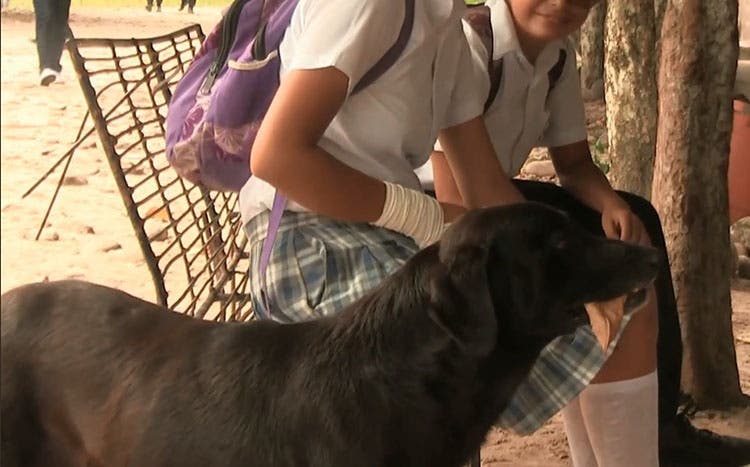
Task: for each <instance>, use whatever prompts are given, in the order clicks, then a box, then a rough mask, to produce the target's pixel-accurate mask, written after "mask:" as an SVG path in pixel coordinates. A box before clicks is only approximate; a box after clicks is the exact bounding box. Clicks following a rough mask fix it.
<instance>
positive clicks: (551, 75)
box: [547, 49, 568, 97]
mask: <svg viewBox="0 0 750 467" xmlns="http://www.w3.org/2000/svg"><path fill="white" fill-rule="evenodd" d="M567 58H568V52H566V51H565V49H560V55H559V56H558V57H557V63H555V65H554V66H553V67H552V68H550V70H549V72H547V78H548V81H549V90H547V97H549V94H550V93H551V92H552V90H553V89H554V88H555V86H556V85H557V82H558V81H559V80H560V77H561V76H562V74H563V70H565V59H567Z"/></svg>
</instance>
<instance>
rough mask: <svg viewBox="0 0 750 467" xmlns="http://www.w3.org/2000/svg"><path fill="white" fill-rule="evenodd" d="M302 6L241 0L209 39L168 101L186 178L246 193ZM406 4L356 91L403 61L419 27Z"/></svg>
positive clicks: (169, 139)
mask: <svg viewBox="0 0 750 467" xmlns="http://www.w3.org/2000/svg"><path fill="white" fill-rule="evenodd" d="M298 1H299V0H235V1H234V2H233V3H232V5H231V6H230V8H229V10H228V11H227V14H226V15H225V16H224V18H222V20H221V21H220V22H219V24H218V25H217V26H216V27H215V28H214V29H213V31H211V33H210V34H209V35H208V36H207V37H206V40H205V42H204V43H203V45H202V47H201V50H200V51H199V52H198V54H197V55H196V57H195V59H194V60H193V62H192V63H191V64H190V66H189V67H188V69H187V71H186V72H185V75H184V76H183V77H182V79H181V80H180V82H179V83H178V85H177V88H176V89H175V92H174V95H173V96H172V100H171V101H170V103H169V112H168V114H167V128H166V155H167V160H168V161H169V163H170V164H171V165H172V167H174V169H175V170H176V171H177V173H179V174H180V176H182V177H184V178H186V179H187V180H189V181H191V182H193V183H197V184H202V185H203V186H205V187H207V188H209V189H212V190H220V191H239V190H240V189H241V188H242V186H243V185H244V184H245V182H246V181H247V180H248V178H250V175H251V174H250V151H251V149H252V146H253V142H254V141H255V135H256V134H257V132H258V128H259V127H260V123H261V122H262V120H263V117H264V116H265V114H266V111H267V110H268V107H269V106H270V104H271V100H272V99H273V97H274V94H275V93H276V89H277V88H278V87H279V65H280V61H279V54H278V47H279V44H280V43H281V40H282V39H283V37H284V33H285V32H286V29H287V26H289V23H290V22H291V18H292V13H294V9H295V7H296V6H297V3H298ZM353 1H354V0H353ZM364 1H366V0H364ZM404 1H405V4H406V14H405V17H404V23H403V26H402V27H401V32H400V33H399V36H398V39H397V40H396V42H395V43H394V44H393V45H392V46H391V48H390V49H388V51H387V52H386V53H385V55H383V57H382V58H381V59H380V60H379V61H378V62H377V63H376V64H375V65H373V67H372V68H371V69H370V70H369V71H368V72H367V73H366V74H365V75H364V76H363V77H362V79H361V80H360V81H359V82H358V83H357V85H356V86H355V87H354V88H353V92H354V93H356V92H358V91H361V90H362V89H364V88H365V87H366V86H368V85H369V84H371V83H372V82H373V81H375V79H377V78H378V77H379V76H380V75H382V74H383V73H384V72H385V71H386V70H388V68H390V66H391V65H393V63H394V62H395V61H396V60H397V59H398V57H399V56H400V55H401V52H402V51H403V49H404V47H405V45H406V43H407V42H408V40H409V36H410V35H411V30H412V26H413V22H414V0H404Z"/></svg>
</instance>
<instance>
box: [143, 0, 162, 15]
mask: <svg viewBox="0 0 750 467" xmlns="http://www.w3.org/2000/svg"><path fill="white" fill-rule="evenodd" d="M162 1H163V0H156V12H157V13H161V3H162ZM153 8H154V0H146V10H148V11H151V10H152V9H153Z"/></svg>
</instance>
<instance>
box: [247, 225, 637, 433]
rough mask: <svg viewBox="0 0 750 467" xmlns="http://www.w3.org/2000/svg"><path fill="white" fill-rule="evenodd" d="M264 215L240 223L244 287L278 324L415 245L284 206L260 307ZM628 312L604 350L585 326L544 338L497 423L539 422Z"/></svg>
mask: <svg viewBox="0 0 750 467" xmlns="http://www.w3.org/2000/svg"><path fill="white" fill-rule="evenodd" d="M268 217H269V212H268V211H264V212H263V213H261V214H259V215H257V216H255V217H254V218H253V219H251V220H250V221H249V222H248V223H247V224H246V225H245V233H246V234H247V236H248V239H249V249H250V250H249V253H250V259H251V270H250V277H251V279H250V287H251V294H252V296H253V297H254V300H253V302H254V306H255V307H256V308H255V309H256V310H257V311H258V313H259V315H260V316H270V317H271V318H272V319H274V320H276V321H279V322H285V323H289V322H298V321H305V320H309V319H313V318H319V317H323V316H329V315H332V314H335V313H336V312H337V311H339V310H341V309H343V308H344V307H345V306H347V305H349V304H351V303H353V302H354V301H356V300H357V299H359V298H361V297H362V296H363V295H365V294H366V293H367V292H368V291H369V290H370V289H371V288H373V287H375V286H376V285H378V284H379V283H380V282H381V281H382V280H383V279H384V278H385V277H386V276H388V275H389V274H391V273H393V272H395V271H396V270H397V269H398V268H399V267H400V266H401V265H403V264H404V263H405V262H406V261H407V260H408V259H409V258H410V257H411V256H412V255H413V254H414V253H416V252H417V251H418V248H417V245H416V244H415V243H414V241H413V240H411V239H410V238H408V237H406V236H404V235H401V234H399V233H396V232H393V231H391V230H387V229H382V228H378V227H374V226H371V225H369V224H355V223H343V222H337V221H333V220H331V219H328V218H325V217H322V216H318V215H315V214H310V213H297V212H291V211H287V212H285V213H284V215H283V217H282V219H281V222H280V226H279V230H278V234H277V236H276V242H275V244H274V246H273V250H272V252H271V257H270V260H269V262H268V268H267V270H266V280H265V294H266V297H267V303H268V305H269V307H270V309H266V307H265V306H264V304H263V303H262V301H261V300H260V299H259V297H260V296H261V293H260V292H261V281H260V279H259V277H258V265H259V263H260V256H261V250H262V248H263V240H264V239H265V235H266V229H267V226H268ZM630 318H631V315H626V316H624V317H623V321H622V326H621V327H620V330H619V331H618V333H617V335H616V336H615V339H614V340H613V342H612V344H610V347H609V350H608V352H606V353H605V352H604V350H602V348H601V347H600V346H599V343H598V342H597V340H596V337H595V336H594V334H593V332H592V330H591V327H590V326H588V325H586V326H581V327H579V328H578V329H577V330H576V332H575V333H573V334H570V335H565V336H562V337H559V338H557V339H556V340H554V341H553V342H551V343H550V344H548V345H547V346H546V347H545V348H544V349H543V350H542V352H541V354H540V355H539V358H538V359H537V361H536V363H535V364H534V366H533V367H532V369H531V372H530V373H529V375H528V377H527V378H526V380H524V381H523V382H522V383H521V385H520V386H519V388H518V389H517V390H516V393H515V394H514V395H513V397H512V399H511V401H510V403H509V404H508V406H507V407H506V408H505V410H504V411H503V413H502V414H501V415H500V419H499V420H498V422H497V425H499V426H500V427H502V428H504V429H508V430H511V431H513V432H515V433H518V434H521V435H526V434H530V433H533V432H534V431H536V430H537V429H538V428H539V427H541V426H542V425H543V424H544V423H545V422H546V421H547V420H549V419H550V418H551V417H552V416H553V415H555V414H556V413H557V412H558V411H560V410H561V409H562V408H563V407H565V406H566V405H567V404H568V402H570V401H571V400H572V399H573V398H575V397H576V396H577V395H578V394H579V393H580V392H581V391H582V390H583V389H584V388H585V387H586V386H587V385H588V384H589V382H591V380H592V379H593V378H594V376H595V375H596V374H597V372H598V371H599V369H600V368H601V367H602V365H603V364H604V362H605V361H606V359H607V357H608V356H609V354H610V353H611V352H612V350H613V349H614V348H615V345H616V343H617V340H618V339H619V337H620V335H621V334H622V329H624V327H625V325H626V324H627V323H628V321H629V320H630Z"/></svg>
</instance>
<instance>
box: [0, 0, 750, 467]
mask: <svg viewBox="0 0 750 467" xmlns="http://www.w3.org/2000/svg"><path fill="white" fill-rule="evenodd" d="M219 14H220V12H219V10H218V9H202V8H200V7H199V8H198V9H197V10H196V14H195V15H187V14H184V13H179V12H177V11H176V7H175V6H174V5H169V4H167V6H166V7H165V11H164V12H163V13H160V14H157V13H147V12H146V11H145V10H143V9H135V8H132V9H106V10H104V9H102V10H96V9H90V10H85V9H77V8H76V7H75V6H74V8H73V12H72V17H71V28H72V30H73V32H74V33H75V35H76V36H78V37H94V36H107V37H117V36H119V37H131V36H143V37H147V36H154V35H159V34H161V33H164V32H168V31H171V30H174V29H177V28H179V27H181V26H184V25H186V24H188V23H191V22H199V23H201V24H202V25H203V28H204V30H208V29H209V28H210V27H211V25H213V24H214V23H215V22H216V21H217V19H218V18H219ZM1 33H2V44H1V50H2V56H1V58H2V62H1V65H2V66H1V67H0V81H1V85H2V87H1V89H2V141H1V143H2V144H1V145H0V148H1V154H2V156H1V158H0V168H1V171H0V174H1V184H0V186H1V192H0V197H1V202H2V222H1V227H2V231H1V233H2V235H1V236H0V246H1V248H2V269H1V272H0V278H1V279H0V286H1V289H2V292H5V291H7V290H9V289H10V288H12V287H14V286H17V285H20V284H23V283H26V282H31V281H40V280H43V279H45V278H48V279H51V280H55V279H63V278H79V279H86V280H91V281H94V282H98V283H102V284H106V285H109V286H113V287H118V288H120V289H123V290H125V291H126V292H129V293H132V294H134V295H137V296H141V297H143V298H146V299H150V300H153V299H154V291H153V286H152V283H151V280H150V277H149V275H148V272H147V270H146V266H145V263H144V261H143V259H142V257H141V253H140V250H139V248H138V245H137V242H136V239H135V237H134V236H133V234H132V229H131V227H130V223H129V221H128V218H127V216H126V214H125V211H124V208H123V206H122V202H121V200H120V198H119V195H118V193H117V190H116V187H115V183H114V180H113V178H112V176H111V174H110V172H109V169H108V167H107V164H106V162H105V160H104V156H103V154H101V153H100V152H99V150H98V149H97V146H96V144H95V141H94V139H91V140H90V141H87V142H86V143H84V145H83V146H82V148H81V149H80V150H79V151H78V152H77V153H76V155H75V157H74V159H73V161H72V164H71V166H70V171H69V175H70V176H72V177H75V178H74V179H73V180H74V181H75V183H73V184H71V185H66V186H63V188H62V190H61V192H60V196H59V198H58V200H57V203H56V204H55V207H54V210H53V211H52V214H51V216H50V218H49V221H48V224H47V227H46V229H45V231H44V234H43V236H42V240H40V241H38V242H37V241H34V236H35V234H36V230H37V228H38V226H39V223H40V222H41V220H42V218H43V215H44V211H45V209H46V207H47V204H48V201H49V199H50V197H51V194H52V190H53V189H54V185H55V181H56V178H53V179H50V180H48V181H46V182H45V183H43V184H42V185H41V186H40V187H39V188H38V189H37V190H36V191H34V192H33V193H32V194H31V195H30V196H28V197H27V198H25V199H22V198H21V195H22V194H23V193H24V192H25V191H26V190H27V189H28V188H29V187H30V186H31V185H32V184H33V183H34V181H35V180H37V179H38V178H39V177H40V176H41V175H42V174H43V173H44V172H45V171H46V170H47V169H48V168H49V167H50V166H51V165H52V164H53V163H54V162H55V161H56V160H57V159H58V158H59V157H60V156H61V155H62V154H63V153H64V152H65V151H66V150H67V148H68V147H69V145H70V144H71V143H72V142H73V141H74V140H75V137H76V133H77V131H78V127H79V126H80V123H81V119H82V118H83V115H84V113H85V102H84V100H83V96H82V94H81V91H80V89H79V87H78V83H77V81H76V78H75V76H74V74H73V72H72V67H71V66H70V63H69V61H68V58H67V56H66V55H65V56H64V57H63V67H64V69H63V74H62V78H63V82H62V83H61V84H55V85H53V86H51V87H49V88H42V87H40V86H38V84H37V73H38V72H37V58H36V49H35V44H34V43H33V42H32V39H33V37H34V25H33V16H32V15H31V13H30V12H22V11H17V10H7V11H4V12H3V14H2V28H1ZM596 113H597V114H598V116H595V117H594V118H595V119H596V118H599V119H601V118H602V117H601V116H602V113H601V109H599V111H598V112H596ZM732 299H733V305H734V316H733V321H734V335H735V339H736V349H737V362H738V366H739V369H740V375H741V384H742V388H743V390H744V392H745V393H750V286H748V285H745V286H744V287H743V286H740V285H737V286H736V287H734V290H733V292H732ZM696 420H697V423H699V424H700V425H702V426H707V427H711V428H713V429H715V430H717V431H720V432H723V433H727V434H734V435H741V436H742V435H744V436H748V437H750V410H748V409H745V410H742V411H739V410H735V411H733V412H729V413H727V412H721V413H706V412H701V413H699V414H697V417H696ZM482 456H483V465H487V466H503V465H504V466H511V465H512V466H545V467H547V466H549V467H554V466H568V465H570V459H569V455H568V448H567V444H566V440H565V435H564V433H563V429H562V422H561V420H560V417H559V416H558V417H555V418H553V419H552V420H551V421H550V422H548V423H547V424H546V425H545V426H544V427H543V428H541V429H540V430H539V431H538V432H537V433H535V434H534V435H533V436H528V437H523V438H521V437H516V436H512V435H509V434H506V433H502V432H500V431H493V432H492V433H491V434H490V436H489V438H488V440H487V443H486V445H485V447H484V449H483V454H482Z"/></svg>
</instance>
